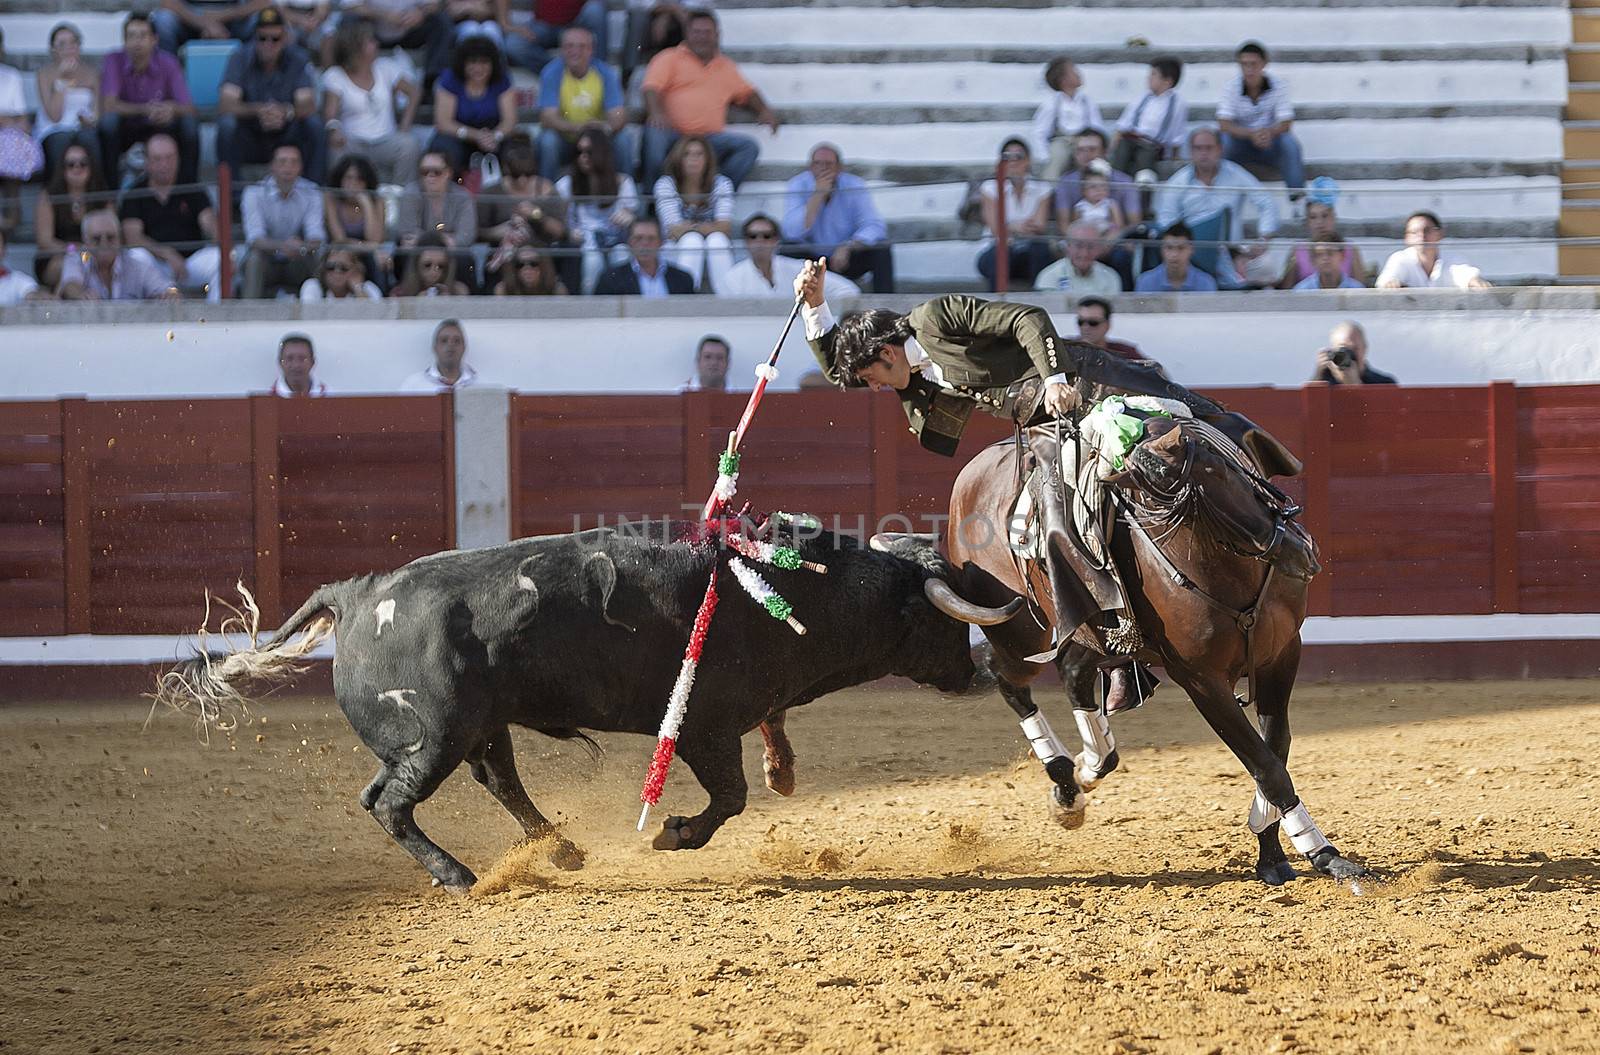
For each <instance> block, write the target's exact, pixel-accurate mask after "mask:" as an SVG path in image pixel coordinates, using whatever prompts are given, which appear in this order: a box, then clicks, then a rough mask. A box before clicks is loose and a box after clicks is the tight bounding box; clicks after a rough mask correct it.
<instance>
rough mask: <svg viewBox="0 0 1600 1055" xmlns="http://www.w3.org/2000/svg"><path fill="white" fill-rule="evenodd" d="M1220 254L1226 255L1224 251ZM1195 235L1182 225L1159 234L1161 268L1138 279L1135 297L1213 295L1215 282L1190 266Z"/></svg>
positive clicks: (1215, 289) (1215, 288)
mask: <svg viewBox="0 0 1600 1055" xmlns="http://www.w3.org/2000/svg"><path fill="white" fill-rule="evenodd" d="M1223 252H1227V250H1226V249H1224V250H1223ZM1193 256H1194V235H1192V234H1191V233H1190V232H1189V227H1188V225H1187V224H1185V223H1183V222H1182V221H1180V222H1178V223H1175V224H1173V225H1172V226H1171V227H1168V228H1167V229H1166V230H1165V231H1163V232H1162V234H1161V264H1160V266H1159V267H1153V268H1151V269H1150V270H1149V271H1146V272H1145V273H1144V274H1142V275H1140V276H1139V281H1138V282H1136V283H1134V286H1133V289H1134V292H1135V293H1215V292H1216V291H1217V280H1216V279H1214V278H1212V277H1211V276H1210V275H1208V274H1206V273H1205V272H1204V271H1201V270H1200V269H1199V268H1197V267H1195V266H1193V265H1192V264H1191V263H1190V262H1189V261H1190V258H1191V257H1193Z"/></svg>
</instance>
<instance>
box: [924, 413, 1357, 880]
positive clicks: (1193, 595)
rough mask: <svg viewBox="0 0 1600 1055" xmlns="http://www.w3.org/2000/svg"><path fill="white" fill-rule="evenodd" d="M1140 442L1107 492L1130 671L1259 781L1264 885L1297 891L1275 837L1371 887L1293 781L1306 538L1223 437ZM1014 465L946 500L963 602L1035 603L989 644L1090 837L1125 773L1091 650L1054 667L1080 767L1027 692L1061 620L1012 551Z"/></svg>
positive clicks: (967, 473)
mask: <svg viewBox="0 0 1600 1055" xmlns="http://www.w3.org/2000/svg"><path fill="white" fill-rule="evenodd" d="M1146 430H1147V431H1146V433H1145V440H1144V442H1143V443H1141V444H1140V446H1139V447H1137V448H1135V450H1134V451H1133V453H1132V454H1131V455H1130V457H1129V458H1128V468H1127V469H1126V470H1124V471H1123V472H1122V473H1121V474H1120V475H1119V476H1118V477H1116V478H1114V479H1113V480H1112V481H1110V482H1108V484H1107V487H1108V490H1109V491H1110V494H1109V495H1108V498H1109V499H1110V500H1111V501H1113V502H1114V504H1115V506H1116V510H1117V512H1116V516H1115V519H1114V522H1113V523H1114V528H1113V531H1112V533H1111V536H1110V552H1111V555H1112V558H1113V559H1114V561H1115V562H1116V566H1117V568H1118V569H1119V570H1120V571H1121V574H1122V581H1123V584H1124V587H1125V592H1126V594H1127V596H1128V600H1129V604H1130V606H1131V609H1132V612H1133V614H1134V617H1135V619H1136V621H1137V624H1138V626H1139V628H1140V630H1141V631H1142V636H1143V642H1144V643H1143V647H1142V650H1141V651H1140V652H1139V653H1138V655H1137V657H1136V658H1137V659H1138V660H1139V661H1141V662H1143V663H1147V664H1150V665H1154V666H1160V667H1164V668H1165V669H1166V671H1167V674H1168V675H1169V676H1170V677H1171V679H1172V680H1173V681H1174V682H1175V683H1176V684H1177V685H1178V686H1180V687H1181V688H1183V689H1184V690H1185V691H1186V692H1188V694H1189V696H1190V698H1191V699H1193V701H1194V703H1195V706H1196V707H1197V708H1198V709H1199V711H1200V713H1201V715H1203V716H1204V717H1205V719H1206V721H1207V722H1208V723H1210V725H1211V727H1212V729H1213V730H1215V731H1216V733H1217V735H1218V736H1219V737H1221V739H1222V742H1223V743H1225V744H1226V745H1227V746H1228V748H1229V749H1230V750H1232V751H1233V753H1234V754H1235V755H1236V756H1238V758H1239V760H1240V761H1241V762H1242V763H1244V767H1245V769H1246V770H1248V771H1249V773H1250V776H1251V777H1252V778H1254V780H1255V782H1256V789H1257V790H1256V795H1255V798H1254V799H1253V801H1252V804H1251V809H1250V815H1249V824H1250V828H1251V830H1252V831H1253V832H1255V834H1256V835H1257V837H1258V838H1259V841H1260V856H1259V858H1258V861H1257V864H1256V874H1257V875H1258V876H1259V877H1260V878H1261V879H1262V880H1263V881H1264V882H1266V883H1268V884H1270V885H1273V886H1276V885H1279V884H1281V883H1284V882H1286V881H1288V880H1290V879H1292V878H1294V876H1295V871H1294V868H1293V867H1292V866H1291V865H1290V864H1289V862H1288V860H1287V858H1286V857H1285V856H1284V851H1283V847H1282V845H1281V843H1280V842H1279V829H1280V824H1281V826H1282V828H1283V830H1284V832H1285V833H1286V834H1287V835H1289V837H1290V841H1291V842H1292V844H1293V845H1294V846H1295V848H1296V849H1297V850H1299V851H1300V852H1301V853H1303V854H1305V855H1306V856H1307V857H1308V858H1309V859H1310V860H1311V863H1312V864H1313V865H1314V866H1315V868H1316V869H1317V870H1318V871H1320V872H1322V873H1324V874H1326V875H1331V876H1334V877H1335V878H1339V879H1349V878H1353V877H1356V876H1360V875H1363V874H1365V869H1364V868H1362V867H1361V866H1360V865H1358V864H1356V863H1355V862H1352V861H1349V860H1346V859H1345V858H1344V857H1342V856H1340V855H1339V852H1338V851H1337V850H1336V849H1335V848H1334V847H1333V845H1332V844H1331V843H1329V842H1328V840H1327V839H1326V838H1325V837H1324V836H1323V834H1322V832H1321V831H1320V829H1318V828H1317V826H1316V823H1315V822H1314V821H1312V820H1311V817H1310V815H1309V814H1308V813H1307V812H1306V810H1305V807H1304V806H1303V805H1302V803H1301V801H1300V797H1299V795H1298V794H1297V793H1296V792H1295V788H1294V784H1293V782H1292V781H1291V780H1290V779H1289V771H1288V768H1287V762H1288V759H1289V696H1290V693H1291V692H1292V691H1293V689H1294V682H1295V675H1296V673H1297V670H1298V668H1299V664H1300V624H1301V623H1302V622H1303V621H1304V619H1305V614H1306V591H1307V586H1308V584H1309V582H1310V579H1311V576H1312V575H1314V574H1315V573H1316V571H1317V570H1318V567H1317V564H1316V559H1315V555H1314V553H1315V549H1314V547H1313V546H1312V544H1311V542H1310V538H1309V536H1306V535H1305V534H1304V532H1303V530H1302V529H1301V528H1300V527H1299V526H1298V524H1296V523H1294V522H1293V514H1294V513H1295V512H1296V510H1294V509H1293V508H1291V507H1289V506H1288V501H1287V499H1286V498H1285V497H1284V496H1283V495H1282V493H1281V492H1279V491H1277V489H1276V488H1274V487H1273V486H1272V485H1271V484H1270V483H1268V482H1267V481H1266V480H1265V479H1264V478H1263V477H1262V476H1261V475H1260V474H1259V472H1258V471H1257V470H1256V469H1255V468H1254V465H1253V463H1251V462H1249V461H1248V460H1247V459H1246V458H1245V457H1244V456H1243V455H1242V454H1240V453H1239V451H1238V448H1237V447H1235V446H1234V445H1233V444H1232V442H1231V441H1229V440H1228V439H1227V438H1226V437H1224V436H1222V435H1221V434H1220V433H1218V432H1216V430H1214V429H1210V428H1208V427H1207V426H1206V425H1204V424H1201V423H1199V422H1192V421H1185V422H1183V423H1182V424H1177V425H1175V424H1174V423H1173V422H1172V421H1171V419H1165V418H1152V419H1150V420H1149V421H1148V422H1147V423H1146ZM1015 457H1016V447H1015V445H1014V444H1012V443H1002V444H997V445H995V446H992V447H989V448H987V449H986V450H984V451H983V452H982V453H981V454H980V455H978V457H976V458H974V459H973V460H972V462H971V463H970V464H968V465H967V467H966V468H965V469H963V470H962V472H961V475H960V476H959V477H958V478H957V480H956V484H955V489H954V492H953V493H952V495H951V497H950V521H949V526H948V529H947V544H948V550H949V554H950V560H951V562H952V564H954V565H955V567H956V569H957V570H958V572H959V573H960V580H959V583H960V585H959V588H960V590H961V592H962V594H963V595H964V596H966V597H968V598H970V599H971V600H973V601H974V602H976V603H978V604H985V605H994V606H999V605H1003V604H1005V603H1007V602H1008V601H1011V600H1014V599H1015V598H1018V597H1024V598H1027V599H1028V600H1029V602H1030V603H1029V608H1028V611H1027V612H1025V613H1024V614H1022V615H1019V616H1017V617H1016V618H1015V619H1013V620H1011V621H1010V622H1007V623H1001V624H999V625H997V626H986V627H984V634H985V635H986V636H987V637H988V639H989V642H990V644H991V646H992V658H991V665H992V669H993V672H994V674H995V675H996V676H997V678H998V679H999V682H1000V688H1001V693H1002V695H1003V696H1004V697H1005V699H1006V702H1007V703H1008V704H1010V705H1011V707H1012V708H1013V710H1015V711H1016V712H1017V714H1018V715H1019V717H1021V718H1022V725H1023V729H1024V732H1025V733H1026V734H1027V735H1028V738H1029V740H1030V742H1031V743H1032V745H1033V749H1034V753H1035V754H1036V755H1038V757H1039V758H1040V760H1041V761H1042V762H1044V763H1045V768H1046V771H1047V772H1048V773H1049V775H1050V777H1051V779H1052V780H1053V781H1054V782H1055V787H1054V788H1053V789H1052V796H1053V799H1054V802H1055V805H1056V807H1057V808H1058V810H1059V811H1060V812H1059V815H1058V820H1060V821H1061V823H1062V824H1063V825H1065V826H1067V827H1069V828H1073V827H1077V826H1078V825H1080V824H1082V823H1083V800H1082V797H1081V793H1080V787H1081V786H1090V787H1092V786H1093V784H1094V783H1095V782H1097V781H1098V780H1099V779H1100V778H1102V777H1104V776H1105V775H1106V774H1107V773H1109V772H1110V771H1111V770H1112V769H1113V768H1115V766H1116V752H1115V742H1114V741H1113V740H1112V738H1111V735H1110V726H1109V723H1107V721H1106V719H1105V716H1104V715H1103V714H1102V713H1101V712H1100V711H1099V709H1098V708H1097V707H1096V706H1095V705H1094V703H1093V702H1092V700H1091V698H1090V688H1091V685H1092V680H1093V678H1094V671H1095V662H1094V660H1095V658H1097V657H1094V656H1092V655H1090V654H1089V653H1088V651H1087V650H1086V649H1085V648H1083V647H1082V646H1081V645H1074V646H1073V647H1072V648H1071V649H1069V650H1067V651H1066V652H1064V653H1063V658H1062V660H1061V661H1059V662H1060V666H1061V668H1062V679H1063V682H1064V683H1065V684H1066V686H1067V687H1068V691H1069V694H1070V695H1071V696H1072V697H1073V699H1074V707H1075V710H1074V717H1075V718H1076V719H1077V722H1078V725H1079V729H1080V732H1081V733H1082V734H1083V739H1084V745H1085V752H1084V753H1083V754H1082V755H1080V756H1078V758H1077V759H1076V764H1074V761H1075V760H1074V759H1073V758H1072V757H1071V756H1070V755H1069V754H1068V752H1067V750H1066V748H1064V747H1063V746H1062V744H1061V741H1060V740H1059V739H1057V738H1056V737H1055V734H1054V733H1053V732H1052V731H1051V730H1050V728H1049V724H1048V723H1047V722H1046V721H1045V720H1044V718H1043V716H1042V715H1041V714H1039V712H1038V709H1037V708H1036V707H1035V706H1034V704H1033V701H1032V698H1031V693H1030V690H1029V688H1028V686H1029V683H1030V682H1032V681H1033V680H1034V678H1036V677H1037V676H1038V675H1039V674H1041V673H1042V672H1043V671H1044V669H1045V667H1044V665H1043V664H1039V663H1031V662H1028V661H1027V660H1026V659H1025V658H1024V657H1028V656H1035V655H1037V654H1038V653H1041V652H1043V651H1045V650H1047V648H1048V647H1049V644H1050V641H1051V639H1052V635H1051V629H1052V628H1051V625H1050V621H1049V618H1050V614H1051V613H1053V612H1054V611H1055V608H1054V606H1053V605H1052V604H1051V602H1050V594H1049V577H1048V575H1046V574H1045V571H1044V569H1043V568H1042V566H1038V565H1033V566H1026V565H1024V563H1023V562H1022V561H1021V560H1020V559H1019V558H1017V557H1016V556H1014V554H1013V552H1012V550H1011V546H1010V538H1009V534H1008V532H1007V530H1006V526H1007V518H1008V517H1009V516H1010V511H1011V508H1012V505H1013V503H1014V500H1015V498H1016V493H1017V476H1018V473H1017V471H1016V463H1015V461H1014V459H1015ZM1025 567H1026V570H1024V568H1025ZM1030 615H1031V616H1032V618H1029V616H1030ZM1070 629H1071V628H1068V630H1069V631H1070ZM1241 679H1247V680H1248V681H1249V683H1250V686H1251V689H1252V694H1253V696H1254V704H1255V707H1256V711H1257V714H1258V716H1259V718H1260V723H1261V725H1260V730H1259V731H1257V729H1256V727H1255V725H1254V724H1252V723H1251V721H1250V719H1249V717H1248V715H1247V714H1246V713H1245V711H1244V710H1242V709H1241V707H1240V703H1239V700H1238V698H1237V697H1236V696H1235V695H1234V687H1235V685H1236V684H1237V683H1238V682H1239V681H1240V680H1241ZM1263 738H1264V739H1263Z"/></svg>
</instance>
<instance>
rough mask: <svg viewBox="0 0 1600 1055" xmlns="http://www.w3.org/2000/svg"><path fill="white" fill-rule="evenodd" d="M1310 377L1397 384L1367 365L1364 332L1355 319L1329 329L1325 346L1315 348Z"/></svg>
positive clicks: (1341, 382) (1335, 382) (1330, 381)
mask: <svg viewBox="0 0 1600 1055" xmlns="http://www.w3.org/2000/svg"><path fill="white" fill-rule="evenodd" d="M1311 380H1313V381H1326V382H1327V383H1328V384H1330V385H1394V384H1399V382H1398V381H1396V380H1395V379H1394V378H1393V377H1392V376H1390V375H1389V374H1386V373H1383V372H1382V371H1381V370H1374V369H1372V367H1370V366H1368V365H1367V334H1366V331H1365V330H1363V329H1362V328H1361V324H1360V323H1356V322H1341V323H1340V324H1339V325H1337V326H1335V327H1334V328H1333V329H1332V330H1331V331H1329V333H1328V346H1327V347H1326V348H1323V349H1321V350H1320V351H1318V352H1317V369H1316V372H1315V373H1313V374H1312V375H1311Z"/></svg>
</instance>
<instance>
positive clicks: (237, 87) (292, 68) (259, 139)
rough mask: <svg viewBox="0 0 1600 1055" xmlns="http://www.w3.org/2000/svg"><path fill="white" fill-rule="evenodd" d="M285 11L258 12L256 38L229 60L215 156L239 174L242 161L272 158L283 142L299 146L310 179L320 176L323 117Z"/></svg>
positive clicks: (305, 58)
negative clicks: (318, 108)
mask: <svg viewBox="0 0 1600 1055" xmlns="http://www.w3.org/2000/svg"><path fill="white" fill-rule="evenodd" d="M289 36H290V31H289V26H288V24H287V23H285V21H284V18H283V12H282V11H280V10H278V9H277V8H276V7H269V8H267V9H265V10H264V11H262V12H261V13H260V14H259V15H257V16H256V29H255V36H254V39H253V40H252V41H251V42H250V43H248V44H246V45H244V46H243V47H241V48H239V49H238V50H237V51H235V52H234V53H233V56H232V57H231V58H229V59H228V66H227V69H226V70H224V71H223V74H222V90H221V92H220V93H219V94H218V97H217V114H218V116H217V161H218V162H219V163H225V164H227V165H228V166H229V167H231V168H232V169H233V174H234V177H235V178H236V179H237V178H238V176H239V170H240V167H241V166H242V165H244V164H251V163H253V164H260V163H263V162H266V161H269V160H271V158H272V152H273V151H274V150H276V149H277V148H278V147H279V146H282V145H285V144H292V145H294V146H296V147H299V148H300V155H301V157H303V158H304V159H305V175H306V177H307V178H308V179H311V180H312V181H314V182H318V183H320V182H321V181H322V119H321V118H320V117H318V116H317V114H316V101H317V89H316V80H315V78H314V77H313V74H312V69H311V56H309V55H307V54H306V53H305V51H304V50H303V49H302V48H301V47H300V46H299V45H297V44H293V43H290V40H289Z"/></svg>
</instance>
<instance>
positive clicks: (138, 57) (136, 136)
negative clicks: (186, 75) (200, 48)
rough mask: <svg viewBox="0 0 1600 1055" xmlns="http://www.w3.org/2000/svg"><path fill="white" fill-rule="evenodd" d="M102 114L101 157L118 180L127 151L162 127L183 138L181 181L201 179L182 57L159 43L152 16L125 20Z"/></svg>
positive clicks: (111, 58)
mask: <svg viewBox="0 0 1600 1055" xmlns="http://www.w3.org/2000/svg"><path fill="white" fill-rule="evenodd" d="M100 113H101V114H102V115H103V116H102V117H101V118H100V145H101V157H104V158H105V159H106V170H107V171H106V179H107V180H108V181H110V182H111V183H112V184H113V185H115V184H116V182H117V163H118V161H119V160H120V159H121V157H122V155H123V154H124V153H125V152H126V151H127V149H128V148H129V147H131V146H133V144H135V143H143V142H144V141H145V140H147V139H149V138H150V137H151V136H153V135H155V134H156V133H157V132H165V133H167V134H168V135H170V136H171V137H172V138H173V139H176V140H177V141H178V158H179V159H180V164H179V167H178V182H179V183H195V182H197V181H198V177H197V176H196V173H197V172H198V171H199V164H200V136H199V133H198V130H197V127H196V125H195V110H194V100H192V99H191V98H190V97H189V85H188V83H187V82H185V81H184V79H183V70H182V69H181V68H180V67H179V66H178V60H177V59H175V58H173V57H172V56H171V55H169V54H167V53H166V52H164V51H161V50H158V49H157V48H156V31H155V29H154V28H152V27H151V25H150V16H149V15H145V14H139V13H137V12H135V13H134V14H131V15H129V16H128V17H127V20H126V21H124V22H123V23H122V50H121V51H113V52H112V53H111V54H109V55H107V56H106V60H105V66H104V68H103V70H102V72H101V74H100Z"/></svg>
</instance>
